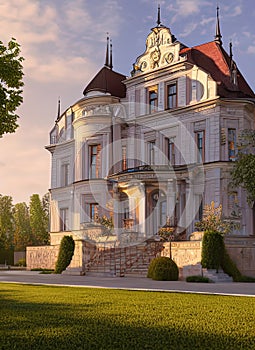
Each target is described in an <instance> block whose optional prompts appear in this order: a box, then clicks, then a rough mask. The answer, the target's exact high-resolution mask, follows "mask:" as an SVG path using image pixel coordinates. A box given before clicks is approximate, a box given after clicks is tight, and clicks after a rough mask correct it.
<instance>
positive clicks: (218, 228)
mask: <svg viewBox="0 0 255 350" xmlns="http://www.w3.org/2000/svg"><path fill="white" fill-rule="evenodd" d="M195 226H196V228H197V229H199V230H200V231H206V232H219V233H229V232H230V231H231V229H232V228H233V226H234V224H233V223H231V222H228V221H224V220H223V218H222V205H221V204H220V205H219V206H218V207H215V203H214V201H212V202H211V204H210V205H205V207H204V212H203V218H202V220H201V221H200V222H197V223H196V224H195Z"/></svg>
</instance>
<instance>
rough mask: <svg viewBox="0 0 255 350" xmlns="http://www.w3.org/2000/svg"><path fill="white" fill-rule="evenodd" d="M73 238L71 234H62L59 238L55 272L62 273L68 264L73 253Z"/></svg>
mask: <svg viewBox="0 0 255 350" xmlns="http://www.w3.org/2000/svg"><path fill="white" fill-rule="evenodd" d="M74 246H75V243H74V240H73V237H72V236H64V237H63V238H62V240H61V243H60V247H59V253H58V259H57V262H56V266H55V271H54V272H55V273H62V272H63V271H64V270H65V269H66V268H67V266H68V265H69V264H70V262H71V260H72V257H73V253H74Z"/></svg>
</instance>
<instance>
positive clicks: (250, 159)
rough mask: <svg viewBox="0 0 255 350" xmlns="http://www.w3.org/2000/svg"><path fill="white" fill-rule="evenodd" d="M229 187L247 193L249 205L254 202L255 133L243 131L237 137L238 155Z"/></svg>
mask: <svg viewBox="0 0 255 350" xmlns="http://www.w3.org/2000/svg"><path fill="white" fill-rule="evenodd" d="M231 176H232V182H231V187H239V186H241V187H242V188H244V189H245V190H246V192H247V201H248V203H249V205H251V206H252V205H254V201H255V131H254V130H244V131H242V133H241V134H240V135H239V144H238V155H237V160H236V162H235V163H234V166H233V170H232V173H231Z"/></svg>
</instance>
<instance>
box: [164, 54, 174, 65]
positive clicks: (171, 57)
mask: <svg viewBox="0 0 255 350" xmlns="http://www.w3.org/2000/svg"><path fill="white" fill-rule="evenodd" d="M173 59H174V55H173V53H172V52H169V53H167V54H166V55H165V61H166V63H171V62H173Z"/></svg>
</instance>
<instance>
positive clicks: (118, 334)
mask: <svg viewBox="0 0 255 350" xmlns="http://www.w3.org/2000/svg"><path fill="white" fill-rule="evenodd" d="M7 292H8V293H7V295H6V294H5V293H1V294H0V295H1V300H0V309H1V320H0V349H4V350H13V349H19V350H23V349H24V350H25V349H26V350H27V349H36V350H41V349H54V350H56V349H61V350H65V349H68V350H70V349H73V350H76V349H96V350H97V349H103V350H105V349H128V350H129V349H154V350H155V349H160V350H161V349H170V350H176V349H177V350H178V349H224V350H225V349H235V350H238V349H246V350H248V349H254V348H255V338H252V339H251V338H249V337H246V338H245V337H243V338H241V339H240V338H238V337H237V336H236V334H233V335H231V334H229V336H226V335H222V334H219V332H218V333H217V334H212V333H210V330H208V331H205V330H197V331H194V329H189V328H188V327H187V326H186V325H185V324H182V325H181V326H177V323H176V324H171V322H169V324H168V325H167V326H164V327H162V326H160V325H157V322H156V321H155V323H154V322H153V319H151V318H150V317H149V315H148V319H149V321H147V320H145V319H144V317H142V316H141V317H139V310H137V312H136V314H134V315H133V316H132V315H131V314H129V313H128V312H126V313H123V310H121V311H120V310H119V312H118V308H116V309H113V310H112V309H111V305H112V303H111V302H104V301H103V300H102V302H100V303H87V302H86V300H84V304H76V305H73V304H71V303H70V304H68V303H67V304H66V303H58V302H57V301H56V300H55V302H54V298H53V299H52V302H50V303H38V302H32V301H31V302H20V301H17V300H14V299H11V294H10V293H11V289H9V290H7ZM4 294H5V295H4ZM127 311H128V310H127ZM194 328H195V327H194Z"/></svg>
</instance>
